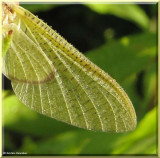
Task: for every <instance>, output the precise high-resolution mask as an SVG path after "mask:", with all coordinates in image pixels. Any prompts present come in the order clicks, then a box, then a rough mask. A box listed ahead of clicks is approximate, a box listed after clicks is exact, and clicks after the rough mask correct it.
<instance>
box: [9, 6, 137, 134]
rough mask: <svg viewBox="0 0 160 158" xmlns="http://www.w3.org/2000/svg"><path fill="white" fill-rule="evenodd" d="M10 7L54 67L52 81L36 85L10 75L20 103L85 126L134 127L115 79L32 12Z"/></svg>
mask: <svg viewBox="0 0 160 158" xmlns="http://www.w3.org/2000/svg"><path fill="white" fill-rule="evenodd" d="M13 9H15V11H16V12H17V14H18V16H19V17H20V19H21V20H22V24H21V30H22V31H23V32H24V33H25V34H26V36H28V38H29V39H31V40H32V41H33V42H34V43H36V45H37V47H38V48H39V49H41V50H42V51H43V53H44V54H45V56H47V57H48V59H49V60H50V61H51V62H52V63H51V65H54V68H55V70H56V73H55V76H54V80H50V81H49V82H43V83H41V84H32V83H23V82H18V81H16V80H12V86H13V90H14V91H15V93H16V95H17V96H18V97H19V99H20V100H21V101H22V102H23V103H24V104H25V105H27V106H29V107H31V108H32V109H33V110H35V111H37V112H40V113H42V114H45V115H47V116H50V117H53V118H55V119H57V120H60V121H63V122H66V123H69V124H71V125H74V126H77V127H80V128H85V129H89V130H95V131H105V132H106V131H108V132H125V131H131V130H133V129H134V128H135V127H136V114H135V111H134V108H133V105H132V103H131V101H130V99H129V98H128V96H127V94H126V93H125V92H124V90H123V89H122V88H121V87H120V86H119V84H118V83H116V81H115V80H113V79H112V78H111V77H110V76H109V75H108V74H106V73H105V72H104V71H103V70H101V69H100V68H98V67H97V66H96V65H94V64H93V63H92V62H90V61H89V60H88V59H87V58H86V57H84V55H82V54H81V53H80V52H78V50H76V49H75V48H74V47H73V46H71V45H70V44H69V43H68V42H67V41H66V40H64V39H63V38H62V37H61V36H59V35H58V34H57V33H56V32H55V31H53V30H52V29H51V28H50V27H48V26H47V25H46V24H45V23H43V22H42V21H41V20H39V19H38V18H37V17H35V16H34V15H32V14H31V13H29V12H28V11H26V10H24V9H22V8H20V7H15V8H13ZM35 62H38V61H36V59H35ZM28 64H29V63H28ZM33 69H34V70H35V71H37V70H36V69H38V68H37V67H33Z"/></svg>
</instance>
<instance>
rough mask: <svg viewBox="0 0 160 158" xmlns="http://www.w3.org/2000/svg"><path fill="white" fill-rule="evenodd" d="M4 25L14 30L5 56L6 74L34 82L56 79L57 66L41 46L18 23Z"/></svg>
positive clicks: (13, 77)
mask: <svg viewBox="0 0 160 158" xmlns="http://www.w3.org/2000/svg"><path fill="white" fill-rule="evenodd" d="M3 27H4V28H6V29H8V31H9V30H12V31H13V35H12V41H11V43H10V47H9V48H8V51H7V53H6V54H5V56H4V58H3V73H4V74H5V76H6V77H8V78H9V79H11V80H15V81H19V82H23V83H24V82H26V83H32V84H38V83H43V82H48V81H50V80H52V79H54V75H55V68H54V66H53V65H52V63H51V61H50V60H49V59H48V57H47V56H46V55H45V53H44V52H43V51H42V50H41V48H40V47H39V46H38V45H37V44H36V43H35V42H34V41H33V40H32V39H31V38H29V37H28V36H27V35H26V34H25V32H23V31H22V30H21V28H20V29H19V28H18V26H17V25H16V24H9V25H6V26H3ZM6 31H7V30H6Z"/></svg>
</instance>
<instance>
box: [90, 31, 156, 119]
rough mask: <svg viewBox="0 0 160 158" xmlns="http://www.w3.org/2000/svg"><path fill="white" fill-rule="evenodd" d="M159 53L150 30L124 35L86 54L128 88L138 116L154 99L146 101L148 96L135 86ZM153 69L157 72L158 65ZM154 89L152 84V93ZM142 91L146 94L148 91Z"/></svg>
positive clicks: (140, 115) (139, 117) (154, 36)
mask: <svg viewBox="0 0 160 158" xmlns="http://www.w3.org/2000/svg"><path fill="white" fill-rule="evenodd" d="M156 55H157V48H156V35H155V34H151V33H142V34H137V35H132V36H128V37H123V38H121V39H119V40H116V41H112V42H111V43H107V44H105V45H103V46H101V47H99V48H97V49H95V50H91V51H89V52H88V53H87V57H89V59H90V60H91V61H93V62H94V63H96V64H97V65H98V66H99V67H101V68H102V69H103V70H104V71H106V72H108V73H109V75H111V76H113V78H115V79H116V80H117V81H118V82H119V83H120V84H121V85H122V87H123V88H124V89H125V90H126V92H127V94H128V95H129V97H130V98H131V100H132V102H133V105H134V107H135V109H136V112H137V116H138V119H141V118H142V117H143V116H144V114H145V113H146V110H147V109H148V106H150V103H151V102H152V100H151V99H148V100H147V101H145V98H146V97H145V98H142V97H141V96H140V95H139V94H138V92H137V89H136V84H137V79H138V75H139V74H140V73H141V72H143V71H145V72H146V70H147V68H148V67H150V66H151V65H152V62H153V61H154V62H155V57H156ZM151 71H156V65H155V64H153V66H152V70H151ZM142 82H143V81H142ZM148 84H152V85H153V84H155V80H152V81H151V80H150V81H148V83H147V84H146V85H148ZM141 86H142V87H143V85H141ZM151 87H152V86H151ZM155 92H156V89H155V86H153V87H152V91H151V93H152V94H153V93H154V94H155ZM143 93H144V95H146V93H147V91H143ZM155 99H156V98H155ZM153 106H154V105H153Z"/></svg>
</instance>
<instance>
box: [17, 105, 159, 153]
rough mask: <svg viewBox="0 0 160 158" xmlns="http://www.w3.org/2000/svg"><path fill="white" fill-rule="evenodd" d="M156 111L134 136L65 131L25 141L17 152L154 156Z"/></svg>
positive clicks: (148, 115) (149, 113) (149, 115)
mask: <svg viewBox="0 0 160 158" xmlns="http://www.w3.org/2000/svg"><path fill="white" fill-rule="evenodd" d="M156 114H157V111H156V108H154V109H153V110H152V111H151V112H148V113H147V115H146V116H145V117H144V118H143V120H142V121H141V122H140V123H139V125H138V127H137V129H136V130H135V131H134V132H130V133H125V134H116V135H115V134H109V133H100V132H91V131H85V130H81V129H80V130H77V131H68V132H64V133H62V134H57V136H56V137H50V138H48V139H42V140H37V141H35V140H33V139H32V138H30V137H26V138H25V140H24V142H23V146H22V148H21V149H20V151H28V153H34V154H77V155H78V154H79V155H81V154H156V152H157V147H156V145H157V129H156V124H157V122H156V119H157V117H156Z"/></svg>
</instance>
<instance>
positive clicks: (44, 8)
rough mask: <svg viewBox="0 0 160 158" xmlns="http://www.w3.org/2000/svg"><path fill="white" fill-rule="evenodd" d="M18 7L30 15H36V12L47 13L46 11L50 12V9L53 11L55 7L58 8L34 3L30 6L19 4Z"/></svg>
mask: <svg viewBox="0 0 160 158" xmlns="http://www.w3.org/2000/svg"><path fill="white" fill-rule="evenodd" d="M20 6H21V7H23V8H25V9H27V10H29V11H30V12H32V13H36V12H40V11H43V12H45V11H47V10H50V9H53V8H55V7H57V6H59V5H58V4H43V5H42V4H36V3H32V5H31V4H29V3H28V4H26V3H25V4H24V3H20Z"/></svg>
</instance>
